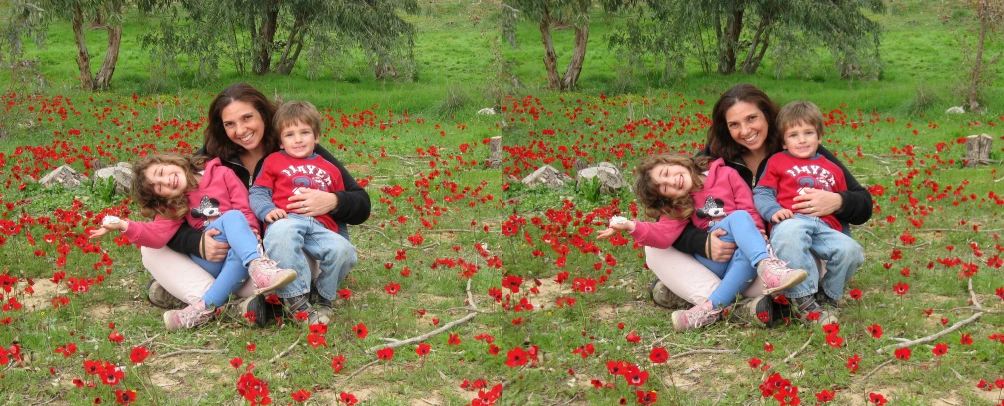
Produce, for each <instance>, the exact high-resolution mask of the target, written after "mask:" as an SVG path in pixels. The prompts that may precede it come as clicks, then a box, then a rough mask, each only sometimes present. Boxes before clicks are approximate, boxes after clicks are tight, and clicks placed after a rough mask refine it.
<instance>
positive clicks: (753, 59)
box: [739, 12, 771, 74]
mask: <svg viewBox="0 0 1004 406" xmlns="http://www.w3.org/2000/svg"><path fill="white" fill-rule="evenodd" d="M765 13H766V12H765ZM770 25H771V16H770V15H769V14H767V15H762V16H760V24H759V26H758V27H757V29H756V34H754V35H753V43H752V44H750V49H749V51H747V52H746V59H745V60H744V61H743V66H742V67H741V68H740V69H739V70H740V71H741V72H742V73H748V74H754V73H756V70H757V68H759V67H760V60H761V59H762V58H763V52H764V51H765V50H766V49H767V44H768V41H769V38H770V32H769V31H768V30H769V29H770ZM758 51H759V52H758ZM758 54H759V55H758Z"/></svg>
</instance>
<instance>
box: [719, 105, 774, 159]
mask: <svg viewBox="0 0 1004 406" xmlns="http://www.w3.org/2000/svg"><path fill="white" fill-rule="evenodd" d="M725 122H726V124H727V125H728V128H729V134H731V135H732V139H733V140H735V141H736V143H737V144H739V145H742V146H743V147H746V149H748V150H750V151H758V150H759V149H760V148H763V145H764V141H766V139H767V134H768V132H767V130H768V129H769V128H770V124H769V123H767V119H766V117H765V116H764V114H763V111H761V110H760V108H759V107H757V106H756V105H755V104H753V103H747V102H744V101H740V102H737V103H736V104H734V105H733V106H732V107H730V108H729V109H728V110H726V111H725Z"/></svg>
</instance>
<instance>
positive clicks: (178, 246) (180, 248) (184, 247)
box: [167, 223, 202, 258]
mask: <svg viewBox="0 0 1004 406" xmlns="http://www.w3.org/2000/svg"><path fill="white" fill-rule="evenodd" d="M199 241H202V232H201V231H199V230H196V229H194V228H192V226H190V225H188V223H182V224H181V228H179V229H178V232H176V233H174V237H171V240H170V241H168V242H167V246H168V248H170V249H172V250H175V251H177V252H180V253H182V254H193V255H195V256H197V257H199V258H202V255H200V254H199Z"/></svg>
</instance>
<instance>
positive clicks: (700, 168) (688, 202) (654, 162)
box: [634, 154, 711, 220]
mask: <svg viewBox="0 0 1004 406" xmlns="http://www.w3.org/2000/svg"><path fill="white" fill-rule="evenodd" d="M659 165H679V166H682V167H684V168H687V170H689V171H690V179H691V181H692V182H693V189H692V191H694V190H701V189H703V188H704V181H702V180H701V172H704V171H706V170H708V168H709V167H710V166H711V158H710V157H707V156H697V157H692V156H686V155H678V154H659V155H652V156H649V157H648V158H645V159H644V160H642V161H641V163H640V164H638V167H637V168H635V175H636V179H635V182H634V194H635V197H637V198H638V202H640V203H641V204H642V206H644V207H645V215H647V216H649V217H651V218H652V219H653V220H658V219H659V216H666V217H669V218H671V219H674V220H682V219H686V218H689V217H690V216H691V215H692V214H694V199H693V198H691V197H690V195H689V194H688V195H686V196H683V197H679V198H669V197H666V196H663V195H661V194H659V185H657V184H655V181H654V180H653V179H652V175H651V172H652V170H653V169H655V167H656V166H659Z"/></svg>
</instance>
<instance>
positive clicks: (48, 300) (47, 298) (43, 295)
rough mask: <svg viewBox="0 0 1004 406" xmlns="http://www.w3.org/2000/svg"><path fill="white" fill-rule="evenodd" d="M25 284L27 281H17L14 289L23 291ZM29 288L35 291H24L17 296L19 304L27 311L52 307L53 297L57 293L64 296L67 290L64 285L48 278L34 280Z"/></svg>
mask: <svg viewBox="0 0 1004 406" xmlns="http://www.w3.org/2000/svg"><path fill="white" fill-rule="evenodd" d="M26 286H28V284H27V283H19V284H17V285H16V289H17V290H16V291H17V292H24V288H25V287H26ZM31 288H32V289H33V290H34V291H35V293H33V294H27V293H26V294H24V295H23V296H19V297H18V300H20V301H21V304H22V305H24V308H25V309H27V310H28V311H35V310H44V309H48V308H50V307H52V299H53V298H55V297H56V296H59V295H63V296H66V294H67V293H68V291H69V289H68V288H66V287H65V286H63V285H57V284H55V283H52V282H51V281H49V280H48V279H42V280H35V284H34V285H32V286H31Z"/></svg>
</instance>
